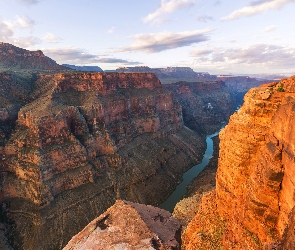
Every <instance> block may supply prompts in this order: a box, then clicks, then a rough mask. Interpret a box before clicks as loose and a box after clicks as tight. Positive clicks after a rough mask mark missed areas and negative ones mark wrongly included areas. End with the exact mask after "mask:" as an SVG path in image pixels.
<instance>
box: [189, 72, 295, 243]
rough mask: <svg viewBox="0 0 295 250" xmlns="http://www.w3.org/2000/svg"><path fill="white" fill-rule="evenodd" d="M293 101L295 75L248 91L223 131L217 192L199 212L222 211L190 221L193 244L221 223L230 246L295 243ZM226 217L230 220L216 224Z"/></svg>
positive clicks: (204, 237) (221, 233)
mask: <svg viewBox="0 0 295 250" xmlns="http://www.w3.org/2000/svg"><path fill="white" fill-rule="evenodd" d="M294 107H295V77H294V76H293V77H291V78H289V79H283V80H282V81H281V82H279V83H272V84H268V85H263V86H261V87H259V88H254V89H251V90H250V91H249V92H248V93H247V95H246V96H245V103H244V105H243V106H242V108H241V109H240V110H239V111H238V112H237V113H235V114H234V115H232V116H231V118H230V121H229V124H228V125H227V126H226V127H225V129H223V130H222V132H221V133H220V140H221V141H220V156H219V157H220V158H219V166H218V172H217V178H216V182H217V187H216V195H215V194H214V193H212V194H211V196H210V195H209V196H208V195H207V196H206V198H204V200H203V202H202V209H203V210H202V211H203V212H202V213H201V211H199V212H198V214H197V216H196V218H199V217H200V216H201V215H202V214H204V211H205V213H208V210H209V208H211V209H212V206H213V207H215V208H216V206H217V213H215V215H212V214H210V213H208V216H207V217H206V216H205V217H203V218H202V219H203V220H204V221H207V224H206V223H205V225H204V224H202V225H201V224H200V223H199V222H198V221H197V220H193V221H192V222H191V224H190V225H189V227H188V229H187V230H186V233H185V234H184V239H185V244H186V245H187V247H188V249H201V247H202V246H204V244H206V239H208V237H212V235H214V234H215V233H216V232H217V231H218V230H221V229H222V230H221V231H222V232H221V231H219V234H220V236H222V238H219V243H218V244H220V246H223V247H224V248H225V249H262V248H263V249H293V248H292V246H293V247H294V244H293V243H292V242H294V234H293V233H292V229H291V227H290V226H292V225H293V224H294V212H293V213H292V209H293V208H294V206H295V199H294V195H293V194H294V191H295V184H294V183H295V179H294V176H295V175H294V167H295V163H294V156H295V150H294V149H295V143H294V142H295V137H294V136H295V130H294V114H295V113H294V110H295V109H294ZM208 197H210V199H208ZM206 209H208V210H206ZM206 211H207V212H206ZM210 219H211V224H210V223H209V220H210ZM223 220H224V223H223V224H222V225H226V226H225V227H223V228H222V227H221V226H220V228H217V229H216V225H217V224H218V221H219V222H220V221H223ZM214 225H215V229H214ZM214 230H215V231H214ZM200 232H202V233H200ZM203 232H206V233H205V234H203ZM206 237H207V238H206ZM290 246H291V248H290ZM208 249H213V248H208Z"/></svg>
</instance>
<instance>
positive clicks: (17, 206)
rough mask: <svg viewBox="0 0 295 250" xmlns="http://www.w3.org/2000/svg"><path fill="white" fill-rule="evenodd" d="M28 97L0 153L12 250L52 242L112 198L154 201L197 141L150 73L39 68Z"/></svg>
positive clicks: (196, 149)
mask: <svg viewBox="0 0 295 250" xmlns="http://www.w3.org/2000/svg"><path fill="white" fill-rule="evenodd" d="M30 97H31V101H29V102H28V103H27V104H26V105H25V106H23V107H22V108H21V109H20V111H19V112H18V119H17V124H16V128H15V131H14V133H13V134H12V135H11V136H9V138H8V141H7V142H6V143H5V145H4V147H3V148H2V149H3V150H2V152H1V158H0V159H2V160H1V168H0V171H1V172H0V183H1V192H0V199H1V200H0V201H1V204H2V214H3V216H4V218H5V223H6V224H7V225H8V226H10V227H9V228H8V234H9V238H10V240H11V241H12V243H13V246H14V247H15V248H16V249H61V248H62V247H63V246H64V245H65V244H66V242H68V240H69V239H70V237H71V236H73V235H75V234H76V233H78V232H79V231H80V230H81V229H82V228H83V227H85V225H87V223H89V222H90V221H91V220H93V219H94V218H96V217H97V216H98V215H100V214H101V213H102V212H104V211H105V210H106V209H107V208H108V207H110V206H111V205H112V204H113V203H114V202H115V200H116V199H117V198H121V199H127V200H130V201H135V202H140V203H145V204H154V205H155V204H158V203H160V202H161V201H163V200H164V199H165V197H166V196H168V194H169V193H170V192H171V190H173V188H174V187H175V185H176V183H177V181H178V179H179V176H181V173H182V172H183V171H184V170H186V169H188V168H189V167H191V166H192V165H194V164H195V163H196V162H198V161H199V160H200V159H201V156H202V152H203V150H204V147H205V145H204V141H203V138H201V137H200V136H198V135H197V134H196V133H195V132H193V131H191V130H189V129H188V128H186V127H184V126H183V120H182V112H181V106H180V105H179V103H178V102H177V101H176V99H175V97H174V96H173V94H172V93H171V92H169V91H167V90H166V89H165V88H163V87H162V85H161V83H160V81H159V80H158V79H157V78H156V77H155V75H154V74H150V73H146V74H145V73H129V74H123V73H121V74H119V73H60V74H43V75H39V76H37V78H36V80H35V81H34V82H33V83H32V92H31V93H30Z"/></svg>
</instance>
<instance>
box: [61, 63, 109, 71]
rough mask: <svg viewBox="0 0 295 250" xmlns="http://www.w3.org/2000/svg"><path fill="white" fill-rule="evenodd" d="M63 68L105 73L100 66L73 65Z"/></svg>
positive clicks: (66, 65)
mask: <svg viewBox="0 0 295 250" xmlns="http://www.w3.org/2000/svg"><path fill="white" fill-rule="evenodd" d="M62 66H65V67H67V68H70V69H74V70H78V71H90V72H103V70H102V69H101V68H100V67H98V66H76V65H72V64H62Z"/></svg>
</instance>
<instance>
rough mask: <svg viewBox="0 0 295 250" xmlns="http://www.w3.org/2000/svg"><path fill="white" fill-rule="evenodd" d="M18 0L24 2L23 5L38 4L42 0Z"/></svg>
mask: <svg viewBox="0 0 295 250" xmlns="http://www.w3.org/2000/svg"><path fill="white" fill-rule="evenodd" d="M17 1H18V2H21V3H24V4H25V5H34V4H38V3H40V2H41V1H43V0H17Z"/></svg>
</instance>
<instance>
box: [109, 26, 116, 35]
mask: <svg viewBox="0 0 295 250" xmlns="http://www.w3.org/2000/svg"><path fill="white" fill-rule="evenodd" d="M114 31H115V27H114V26H113V27H112V28H110V29H109V30H108V33H109V34H112V33H114Z"/></svg>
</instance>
